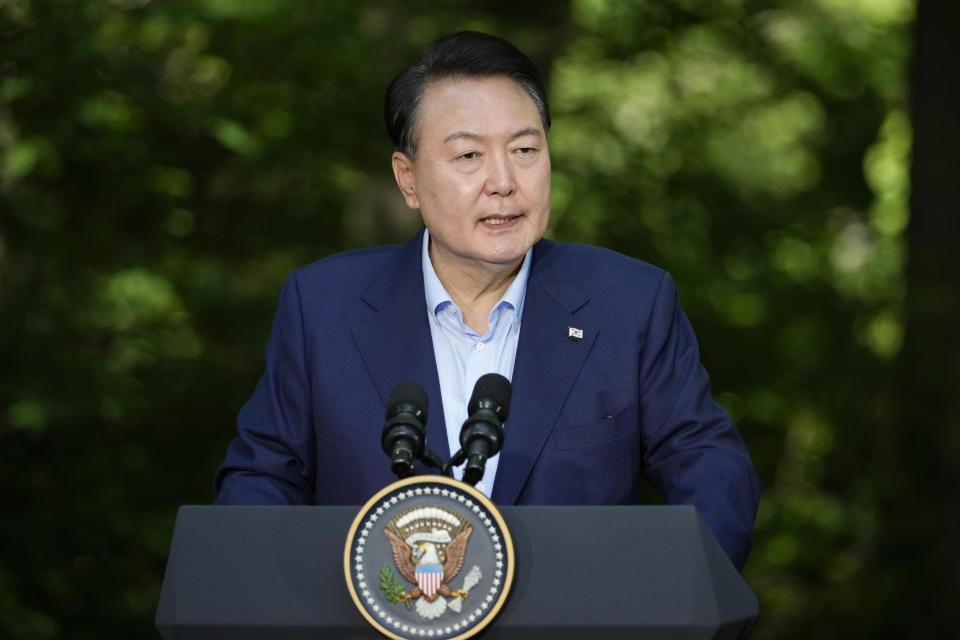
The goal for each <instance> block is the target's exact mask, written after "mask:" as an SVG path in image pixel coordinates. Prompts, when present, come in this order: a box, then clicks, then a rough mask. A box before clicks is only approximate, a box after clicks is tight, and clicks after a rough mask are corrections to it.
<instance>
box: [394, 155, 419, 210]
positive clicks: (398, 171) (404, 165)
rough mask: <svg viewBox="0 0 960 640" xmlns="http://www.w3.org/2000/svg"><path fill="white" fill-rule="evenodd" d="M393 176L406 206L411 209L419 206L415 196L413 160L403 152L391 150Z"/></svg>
mask: <svg viewBox="0 0 960 640" xmlns="http://www.w3.org/2000/svg"><path fill="white" fill-rule="evenodd" d="M392 161H393V177H394V178H396V179H397V186H398V187H400V193H402V194H403V199H404V200H405V201H406V203H407V206H408V207H410V208H411V209H419V208H420V199H419V198H417V186H416V176H415V175H414V170H413V162H412V161H411V160H410V158H408V157H407V156H406V155H405V154H403V153H401V152H399V151H394V152H393V159H392Z"/></svg>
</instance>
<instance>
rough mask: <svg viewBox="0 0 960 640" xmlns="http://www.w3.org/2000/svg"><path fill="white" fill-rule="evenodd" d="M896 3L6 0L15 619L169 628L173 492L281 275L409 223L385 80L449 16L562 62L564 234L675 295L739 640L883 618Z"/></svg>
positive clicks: (904, 30)
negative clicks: (747, 488)
mask: <svg viewBox="0 0 960 640" xmlns="http://www.w3.org/2000/svg"><path fill="white" fill-rule="evenodd" d="M913 11H914V7H913V2H911V1H910V0H846V1H840V0H812V1H808V0H803V1H801V0H768V1H763V2H744V1H742V0H722V1H717V2H697V1H695V0H674V1H667V0H620V1H613V0H571V1H570V2H569V3H568V2H529V3H516V2H507V1H506V0H497V1H495V2H486V3H479V2H467V1H465V0H463V1H457V0H444V1H440V2H427V1H426V0H413V1H409V2H399V1H396V2H394V1H389V2H378V1H373V0H358V1H355V2H348V1H346V0H326V1H324V2H300V1H296V0H260V1H258V2H253V1H250V0H198V1H195V2H170V3H160V2H150V1H149V0H111V1H109V2H97V1H93V0H87V1H80V0H74V1H65V2H56V1H54V0H34V1H30V0H7V1H6V2H0V39H2V40H0V42H2V49H0V51H2V52H3V55H2V57H0V310H2V311H0V360H2V366H0V381H2V383H0V452H2V453H0V455H2V460H3V462H2V464H0V504H3V505H4V510H3V512H2V513H0V635H2V636H4V637H10V638H56V637H61V636H66V635H69V636H70V637H77V638H86V637H91V638H92V637H101V636H102V635H104V632H105V631H106V632H113V633H114V634H115V635H125V636H131V637H139V636H149V637H154V634H153V632H152V630H151V626H152V616H153V611H154V607H155V605H156V598H157V595H158V592H159V591H158V590H159V584H160V579H161V577H162V569H163V562H164V559H165V556H166V552H167V545H168V543H169V535H170V531H171V528H172V524H173V514H174V512H175V508H176V506H177V505H179V504H184V503H203V502H207V501H208V500H209V487H210V481H211V477H212V473H213V471H214V470H215V468H216V466H217V465H218V464H219V462H220V460H221V458H222V455H223V452H224V450H225V446H226V442H227V441H228V440H229V438H230V437H231V432H232V426H231V425H232V423H233V420H234V416H235V414H236V411H237V409H238V408H239V406H240V405H241V404H242V403H243V402H244V401H245V400H246V397H247V395H248V394H249V392H250V390H251V389H252V386H253V385H254V383H255V381H256V379H257V377H258V375H259V373H260V370H261V367H262V355H261V354H262V352H263V344H264V342H265V339H266V335H267V332H268V330H269V323H270V318H271V316H272V313H273V309H274V305H275V300H276V296H277V293H278V291H279V288H280V285H281V283H282V281H283V278H284V277H285V275H286V273H287V272H288V271H289V270H290V269H292V268H295V267H297V266H299V265H301V264H304V263H307V262H309V261H311V260H314V259H317V258H320V257H322V256H324V255H326V254H328V253H331V252H334V251H339V250H342V249H346V248H351V247H355V246H361V245H368V244H375V243H382V242H395V241H399V240H402V239H404V238H406V237H407V236H408V235H409V234H410V233H411V232H412V230H413V229H415V228H417V226H418V225H419V221H418V218H417V216H416V214H414V213H412V212H409V211H408V210H406V209H405V207H404V206H403V204H402V201H401V200H400V199H399V198H398V197H397V194H396V193H395V187H394V185H393V178H392V175H391V174H390V170H389V162H388V158H389V153H390V151H391V148H390V144H389V141H388V139H387V137H386V135H385V134H384V133H383V131H382V125H381V110H382V99H383V89H384V87H385V86H386V84H387V82H388V81H389V79H390V78H391V77H392V76H393V74H394V73H396V71H397V70H398V69H399V68H400V67H401V66H402V65H403V64H404V63H406V62H407V61H409V60H412V59H414V58H415V57H416V55H417V54H418V53H419V51H420V50H422V48H423V47H424V46H425V45H426V44H427V43H428V42H430V41H431V40H432V39H434V38H435V37H437V36H439V35H442V34H444V33H447V32H451V31H454V30H457V29H462V28H474V29H480V30H488V31H492V32H496V33H499V34H501V35H504V36H506V37H508V38H510V39H512V40H513V41H514V42H516V43H517V44H518V45H519V46H520V47H521V48H522V49H523V50H525V51H527V52H528V53H529V54H530V55H531V56H532V57H533V58H534V59H535V60H536V61H537V62H538V63H539V64H540V65H541V67H542V68H543V69H544V71H545V72H546V75H547V76H548V78H549V83H550V88H551V102H552V107H553V110H554V127H553V129H552V130H551V134H550V144H551V147H552V154H553V162H554V181H553V217H552V220H551V226H550V230H549V233H550V235H551V236H553V237H555V238H557V239H562V240H569V241H578V242H591V243H597V244H601V245H604V246H608V247H610V248H613V249H616V250H618V251H621V252H623V253H627V254H629V255H633V256H636V257H639V258H641V259H644V260H648V261H650V262H653V263H655V264H657V265H659V266H662V267H664V268H666V269H668V270H670V271H671V272H672V273H673V274H674V276H675V278H676V279H677V281H678V283H679V285H680V291H681V295H682V302H683V304H684V306H685V308H686V309H687V311H688V314H689V315H690V316H691V319H692V320H693V323H694V326H695V327H696V329H697V332H698V335H699V337H700V342H701V345H702V355H703V359H704V361H705V363H706V365H707V368H708V370H709V371H710V372H711V375H712V378H713V380H714V383H715V394H716V395H717V397H718V399H719V400H720V401H721V402H722V403H723V404H724V405H725V406H726V407H727V408H728V410H729V411H730V413H731V414H732V415H733V417H734V419H735V420H736V421H737V422H738V424H739V425H740V428H741V431H742V432H743V433H744V436H745V438H746V440H747V442H748V445H749V446H750V448H751V451H752V452H753V455H754V459H755V462H756V464H757V467H758V469H759V470H760V473H761V476H762V477H763V479H764V482H765V484H766V486H767V491H766V493H765V495H764V498H763V503H762V505H761V511H760V514H759V518H758V531H757V545H756V547H755V549H754V553H753V556H752V558H751V561H750V563H749V565H748V568H747V572H746V576H747V578H748V580H749V582H750V583H751V584H752V585H753V587H754V588H755V590H756V591H757V592H758V594H759V596H760V598H761V602H762V606H763V611H764V613H763V618H762V621H761V624H760V625H759V627H758V629H757V631H756V636H757V637H760V638H770V637H777V638H783V637H798V638H799V637H807V636H810V635H814V634H816V635H818V636H824V637H833V636H837V637H839V636H846V635H851V634H860V635H868V636H869V635H874V636H875V635H883V633H884V632H885V631H886V632H891V631H892V629H894V627H888V626H885V625H886V624H887V622H888V619H887V618H886V617H885V615H886V613H885V609H884V608H883V607H882V604H883V603H885V602H889V601H890V600H891V598H893V596H894V594H895V593H896V589H897V585H896V584H895V583H893V582H892V580H893V578H892V577H891V574H890V572H889V571H886V570H885V569H884V568H883V566H881V565H880V564H878V555H877V548H878V546H880V545H881V543H882V541H883V536H884V532H885V530H886V529H887V528H888V527H889V517H890V512H889V510H887V511H884V510H882V509H881V508H880V505H881V504H882V502H883V500H884V493H883V487H885V486H887V485H886V484H885V483H884V482H883V480H882V478H883V475H884V473H885V466H884V465H885V464H886V463H887V462H888V461H889V452H890V449H891V448H892V447H894V446H895V443H896V441H897V437H898V435H897V429H898V426H897V425H896V424H895V423H894V422H893V420H892V418H891V414H890V410H891V398H892V397H893V395H894V394H895V389H894V388H893V387H892V383H891V373H892V368H893V366H894V363H895V359H896V357H897V355H898V353H899V350H900V346H901V341H902V336H903V331H904V329H903V327H904V324H903V323H904V319H903V318H904V296H905V282H904V259H905V256H904V253H905V250H904V237H903V233H904V229H905V228H906V226H907V224H908V222H909V213H908V212H909V209H908V206H907V198H908V197H909V193H910V181H909V175H908V159H909V154H910V149H911V142H912V132H911V123H910V122H909V119H908V117H907V115H906V114H907V105H906V101H907V78H906V68H907V56H908V53H909V50H910V45H911V42H910V37H909V33H910V27H911V22H912V20H913ZM890 619H893V617H891V618H890ZM896 631H897V632H898V633H906V630H905V629H901V628H899V627H896Z"/></svg>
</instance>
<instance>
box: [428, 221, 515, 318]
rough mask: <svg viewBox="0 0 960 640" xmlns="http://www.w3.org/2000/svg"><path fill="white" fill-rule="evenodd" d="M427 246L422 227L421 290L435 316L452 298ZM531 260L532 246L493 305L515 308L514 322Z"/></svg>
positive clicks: (451, 301) (495, 306)
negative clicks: (518, 269)
mask: <svg viewBox="0 0 960 640" xmlns="http://www.w3.org/2000/svg"><path fill="white" fill-rule="evenodd" d="M429 247H430V231H429V230H428V229H424V230H423V245H422V247H421V251H420V256H421V257H420V260H421V265H422V267H423V290H424V294H425V295H426V298H427V311H429V312H430V314H431V315H432V316H436V315H437V312H439V311H440V309H441V308H442V307H443V306H444V305H445V304H446V303H450V304H453V299H452V298H450V294H449V293H447V289H446V288H445V287H444V286H443V283H442V282H440V278H439V277H437V272H436V270H435V269H434V268H433V262H431V261H430V251H429ZM532 262H533V247H530V248H529V249H527V253H526V254H525V255H524V256H523V263H522V264H521V265H520V271H519V272H517V275H516V277H515V278H514V279H513V282H511V283H510V286H509V287H508V288H507V291H506V293H504V294H503V297H502V298H500V302H498V303H497V304H495V305H494V306H493V308H494V309H496V308H498V307H500V306H501V305H502V304H504V303H506V304H508V305H510V307H512V308H513V309H515V310H516V322H519V321H520V317H521V315H522V314H523V301H524V299H525V298H526V295H527V280H528V279H529V278H530V264H531V263H532Z"/></svg>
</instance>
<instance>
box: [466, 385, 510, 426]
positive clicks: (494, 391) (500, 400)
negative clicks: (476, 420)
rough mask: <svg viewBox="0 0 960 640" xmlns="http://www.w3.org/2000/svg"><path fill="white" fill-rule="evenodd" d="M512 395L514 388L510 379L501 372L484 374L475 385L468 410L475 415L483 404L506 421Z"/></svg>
mask: <svg viewBox="0 0 960 640" xmlns="http://www.w3.org/2000/svg"><path fill="white" fill-rule="evenodd" d="M512 396H513V389H512V387H511V386H510V381H509V380H507V379H506V378H504V377H503V376H502V375H500V374H499V373H488V374H486V375H482V376H480V379H479V380H477V384H476V386H474V387H473V395H472V396H470V403H469V404H468V405H467V412H468V414H469V415H473V414H474V413H476V412H477V410H478V409H480V408H481V406H482V407H485V408H488V409H493V410H495V411H496V412H497V414H498V417H499V418H500V420H502V421H504V422H506V420H507V414H508V413H509V411H510V398H511V397H512Z"/></svg>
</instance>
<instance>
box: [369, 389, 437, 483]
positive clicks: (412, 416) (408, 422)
mask: <svg viewBox="0 0 960 640" xmlns="http://www.w3.org/2000/svg"><path fill="white" fill-rule="evenodd" d="M386 420H387V423H386V424H385V425H384V426H383V433H382V434H381V435H380V444H381V445H382V446H383V450H384V451H385V452H386V454H387V455H388V456H390V468H391V469H392V470H393V472H394V473H395V474H396V476H397V477H398V478H406V477H408V476H412V475H413V472H414V470H413V461H414V460H416V459H417V458H420V457H421V456H422V455H423V443H424V440H426V438H427V428H426V427H425V426H424V424H425V423H426V422H427V392H426V391H424V390H423V388H422V387H421V386H420V385H418V384H414V383H413V382H401V383H400V384H398V385H397V386H395V387H394V388H393V391H392V392H390V399H389V400H387V415H386Z"/></svg>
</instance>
